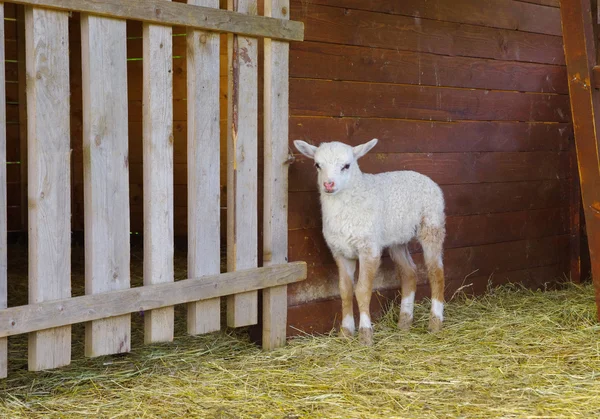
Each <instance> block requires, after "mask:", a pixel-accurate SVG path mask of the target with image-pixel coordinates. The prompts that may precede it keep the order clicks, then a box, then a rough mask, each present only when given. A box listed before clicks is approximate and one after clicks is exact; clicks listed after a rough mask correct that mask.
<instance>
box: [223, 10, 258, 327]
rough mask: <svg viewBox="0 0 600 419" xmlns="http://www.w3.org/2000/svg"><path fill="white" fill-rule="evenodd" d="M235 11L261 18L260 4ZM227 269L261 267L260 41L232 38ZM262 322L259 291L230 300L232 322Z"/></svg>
mask: <svg viewBox="0 0 600 419" xmlns="http://www.w3.org/2000/svg"><path fill="white" fill-rule="evenodd" d="M227 7H228V9H229V10H233V11H235V12H240V13H246V14H249V15H256V14H257V2H256V0H228V2H227ZM227 42H228V44H227V54H228V58H229V83H228V96H227V98H228V112H227V113H228V115H227V270H228V271H229V272H231V271H235V270H238V269H248V268H254V267H256V266H257V263H258V248H257V247H258V243H257V239H258V231H257V229H258V226H257V224H258V214H257V211H258V210H257V204H258V203H257V200H258V198H257V187H258V178H257V175H258V173H257V166H258V164H257V159H258V139H257V138H258V69H257V65H258V40H257V39H255V38H248V37H245V36H238V35H233V34H228V36H227ZM257 322H258V292H257V291H252V292H247V293H242V294H237V295H232V296H229V297H227V324H228V326H229V327H241V326H248V325H252V324H256V323H257Z"/></svg>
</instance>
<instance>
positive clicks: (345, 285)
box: [335, 256, 356, 338]
mask: <svg viewBox="0 0 600 419" xmlns="http://www.w3.org/2000/svg"><path fill="white" fill-rule="evenodd" d="M335 263H336V264H337V266H338V271H339V274H340V295H341V297H342V327H341V328H340V336H342V337H347V338H349V337H352V336H354V330H355V329H356V326H355V325H354V312H353V309H352V298H353V296H354V293H353V291H354V272H355V271H356V261H355V260H352V259H346V258H345V257H343V256H336V257H335Z"/></svg>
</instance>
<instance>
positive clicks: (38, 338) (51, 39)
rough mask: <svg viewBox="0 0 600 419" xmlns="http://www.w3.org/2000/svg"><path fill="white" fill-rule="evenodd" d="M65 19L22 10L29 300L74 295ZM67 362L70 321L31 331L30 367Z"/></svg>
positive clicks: (55, 14) (61, 15) (47, 12)
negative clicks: (26, 125) (23, 19)
mask: <svg viewBox="0 0 600 419" xmlns="http://www.w3.org/2000/svg"><path fill="white" fill-rule="evenodd" d="M68 23H69V16H68V13H65V12H56V11H51V10H46V9H38V8H30V7H28V8H27V9H26V10H25V32H26V55H27V59H26V67H27V102H28V103H27V123H28V127H27V132H28V134H29V138H28V141H27V144H28V159H29V161H28V168H29V169H28V171H29V173H28V178H29V187H28V189H29V192H28V200H29V303H30V304H35V303H39V302H42V301H48V300H57V299H62V298H68V297H70V296H71V195H70V194H71V190H70V181H71V163H70V159H71V143H70V124H69V118H70V105H69V31H68ZM70 362H71V326H64V327H61V328H56V329H51V330H43V331H40V332H33V333H31V334H29V369H30V370H34V371H38V370H42V369H47V368H55V367H60V366H63V365H67V364H69V363H70Z"/></svg>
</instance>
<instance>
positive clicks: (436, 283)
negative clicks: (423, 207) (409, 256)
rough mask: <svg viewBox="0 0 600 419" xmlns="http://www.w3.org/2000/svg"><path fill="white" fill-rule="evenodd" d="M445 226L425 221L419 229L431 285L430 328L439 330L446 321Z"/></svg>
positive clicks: (435, 330) (434, 330)
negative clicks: (443, 259)
mask: <svg viewBox="0 0 600 419" xmlns="http://www.w3.org/2000/svg"><path fill="white" fill-rule="evenodd" d="M445 235H446V232H445V228H444V226H443V225H442V226H432V225H428V224H425V223H423V224H422V225H421V228H420V230H419V234H418V237H419V242H420V243H421V246H422V247H423V257H424V258H425V265H426V267H427V276H428V277H429V284H430V286H431V315H430V317H429V330H430V331H431V332H437V331H439V330H441V329H442V323H443V321H444V263H443V261H442V253H443V244H444V237H445Z"/></svg>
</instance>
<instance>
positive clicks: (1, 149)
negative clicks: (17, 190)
mask: <svg viewBox="0 0 600 419" xmlns="http://www.w3.org/2000/svg"><path fill="white" fill-rule="evenodd" d="M4 59H5V53H4V3H0V62H4ZM5 83H6V77H5V70H4V66H0V309H3V308H6V307H7V282H6V279H7V278H6V266H7V254H6V245H7V243H6V230H7V227H8V226H7V218H6V87H5ZM7 343H8V341H7V339H6V338H0V378H4V377H6V372H7V369H8V347H7Z"/></svg>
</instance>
